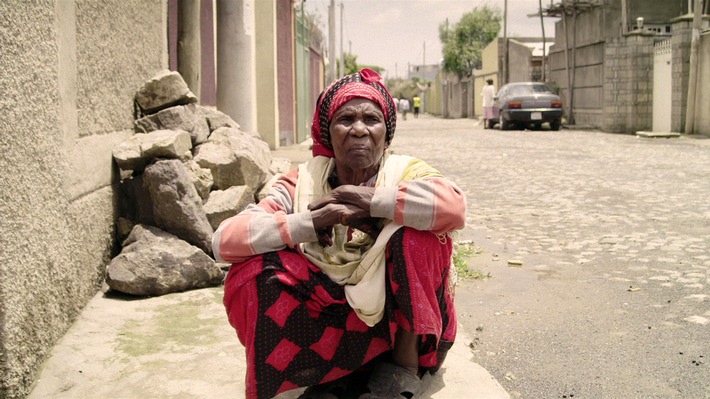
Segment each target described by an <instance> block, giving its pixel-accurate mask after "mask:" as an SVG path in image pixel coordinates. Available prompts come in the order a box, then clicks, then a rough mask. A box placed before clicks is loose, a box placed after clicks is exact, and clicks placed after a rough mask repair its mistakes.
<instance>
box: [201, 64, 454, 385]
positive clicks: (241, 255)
mask: <svg viewBox="0 0 710 399" xmlns="http://www.w3.org/2000/svg"><path fill="white" fill-rule="evenodd" d="M396 119H397V110H396V106H395V104H394V102H393V100H392V96H391V95H390V94H389V92H388V91H387V89H386V88H385V86H384V85H383V84H382V83H381V78H380V76H379V75H378V74H377V72H375V71H372V70H369V69H363V70H362V71H360V72H359V73H355V74H352V75H348V76H345V77H343V78H342V79H340V80H338V81H337V82H335V83H333V84H332V85H330V86H329V87H328V88H327V89H326V90H325V91H324V92H323V93H321V96H320V97H319V99H318V103H317V107H316V110H315V115H314V116H313V125H312V128H311V130H312V136H313V142H314V144H313V155H314V158H313V159H311V160H310V161H309V162H307V163H305V164H303V165H300V166H299V167H298V168H296V169H295V170H293V171H291V172H290V173H288V174H287V175H285V176H283V177H281V178H280V179H279V180H278V182H276V183H275V184H274V186H273V187H272V188H271V190H270V192H269V195H268V196H267V197H266V198H264V199H263V200H262V201H261V202H259V204H257V205H250V206H249V207H248V208H246V209H245V210H244V211H242V212H241V213H240V214H238V215H236V216H234V217H232V218H229V219H227V220H225V221H224V222H222V224H221V225H220V227H219V229H218V230H217V231H216V232H215V234H214V237H213V240H212V245H213V248H214V254H215V256H216V257H217V258H218V259H221V260H223V261H224V262H228V263H231V264H232V267H231V269H230V271H229V274H228V276H227V279H226V281H225V288H224V291H225V293H224V305H225V307H226V309H227V314H228V317H229V322H230V324H231V325H232V326H233V327H234V328H235V329H236V330H237V335H238V337H239V341H240V342H241V343H242V344H243V345H244V346H245V347H246V357H247V375H246V397H247V398H250V399H251V398H271V397H273V396H275V395H277V394H278V393H280V392H284V391H287V390H291V389H294V388H298V387H309V388H308V389H306V391H305V392H304V393H303V394H302V395H301V398H337V397H338V395H343V394H346V393H347V394H348V395H350V396H352V395H353V394H354V393H353V389H357V388H358V387H357V386H355V387H353V385H355V384H353V383H350V384H348V379H349V378H351V377H353V376H354V375H360V376H362V375H366V377H364V378H367V383H366V388H360V389H359V390H358V392H357V393H359V394H360V396H359V397H360V398H362V399H366V398H372V399H375V398H402V397H407V398H409V397H413V396H416V395H417V394H419V393H420V391H421V390H422V389H423V384H422V377H423V376H425V374H432V373H434V372H436V371H437V370H438V369H439V367H440V366H441V364H442V362H443V361H444V358H445V356H446V353H447V351H448V350H449V348H451V345H452V344H453V341H454V337H455V335H456V314H455V311H454V302H453V292H452V288H451V287H450V284H449V268H450V265H451V252H452V239H451V237H449V233H451V232H453V231H454V230H457V229H460V228H462V227H463V226H464V220H465V213H466V202H465V198H464V195H463V193H462V192H461V190H460V189H459V188H458V187H457V186H456V185H455V184H454V183H453V182H451V181H449V180H447V179H446V178H444V177H443V176H442V175H441V173H439V172H438V171H437V170H436V169H434V168H432V167H431V166H429V165H427V164H426V163H425V162H423V161H421V160H419V159H416V158H412V157H408V156H403V155H388V154H387V153H386V150H387V148H388V147H389V145H390V143H391V142H392V138H393V136H394V131H395V125H396ZM365 373H367V374H365ZM348 390H349V391H348Z"/></svg>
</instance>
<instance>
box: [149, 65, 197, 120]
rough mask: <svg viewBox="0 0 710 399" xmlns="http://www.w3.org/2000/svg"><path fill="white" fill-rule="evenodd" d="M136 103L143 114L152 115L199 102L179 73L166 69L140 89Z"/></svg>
mask: <svg viewBox="0 0 710 399" xmlns="http://www.w3.org/2000/svg"><path fill="white" fill-rule="evenodd" d="M135 101H136V104H137V105H138V107H140V109H141V111H142V112H143V114H146V115H150V114H153V113H155V112H158V111H160V110H162V109H165V108H169V107H173V106H175V105H185V104H192V103H196V102H197V97H196V96H195V95H194V94H193V93H192V91H190V88H189V87H187V83H185V80H184V79H183V78H182V76H181V75H180V74H179V73H178V72H174V71H170V70H167V69H164V70H162V71H160V72H159V73H158V74H157V75H155V76H154V77H152V78H151V79H150V80H148V81H147V82H145V83H144V84H143V86H142V87H141V88H140V89H138V91H137V92H136V96H135Z"/></svg>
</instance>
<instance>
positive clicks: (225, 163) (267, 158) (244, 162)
mask: <svg viewBox="0 0 710 399" xmlns="http://www.w3.org/2000/svg"><path fill="white" fill-rule="evenodd" d="M194 154H195V156H194V160H195V162H197V163H198V164H199V165H200V166H201V167H203V168H207V169H210V170H211V171H212V177H213V178H214V185H215V188H217V189H219V190H226V189H227V188H229V187H232V186H248V187H249V188H250V189H251V191H252V192H253V193H255V192H257V191H258V190H259V189H260V188H261V187H262V186H263V185H264V183H265V182H266V180H267V179H268V178H269V177H270V175H269V167H270V166H271V158H272V157H271V150H270V149H269V145H268V144H266V143H265V142H264V141H262V140H260V139H257V138H254V137H253V136H251V135H249V134H248V133H244V132H242V131H240V130H239V129H236V128H220V129H217V130H215V131H214V132H212V134H211V135H210V138H209V140H208V141H207V142H206V143H204V144H202V145H199V146H197V147H196V148H195V152H194Z"/></svg>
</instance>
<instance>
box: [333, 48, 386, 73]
mask: <svg viewBox="0 0 710 399" xmlns="http://www.w3.org/2000/svg"><path fill="white" fill-rule="evenodd" d="M343 60H344V61H345V62H344V63H343V64H344V66H345V68H343V74H344V75H350V74H351V73H355V72H358V71H360V70H361V69H362V68H370V69H372V70H373V71H377V73H382V71H383V70H384V68H382V67H379V66H375V65H360V64H358V63H357V55H355V54H350V53H347V52H346V53H343ZM335 65H336V67H337V68H336V69H337V70H340V59H336V64H335Z"/></svg>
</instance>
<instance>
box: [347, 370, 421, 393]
mask: <svg viewBox="0 0 710 399" xmlns="http://www.w3.org/2000/svg"><path fill="white" fill-rule="evenodd" d="M425 381H426V382H429V381H430V379H429V378H425ZM426 385H428V384H426V383H424V382H423V380H422V379H420V378H419V377H417V375H416V374H414V373H412V372H411V371H409V370H407V369H406V368H404V367H401V366H397V365H396V364H392V363H380V364H378V365H376V366H375V368H374V370H372V375H371V376H370V380H369V381H368V382H367V388H368V389H369V391H370V392H367V393H363V394H362V395H360V397H359V398H358V399H415V398H418V397H419V396H420V395H421V394H422V393H423V392H424V390H426V388H427V387H426Z"/></svg>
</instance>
